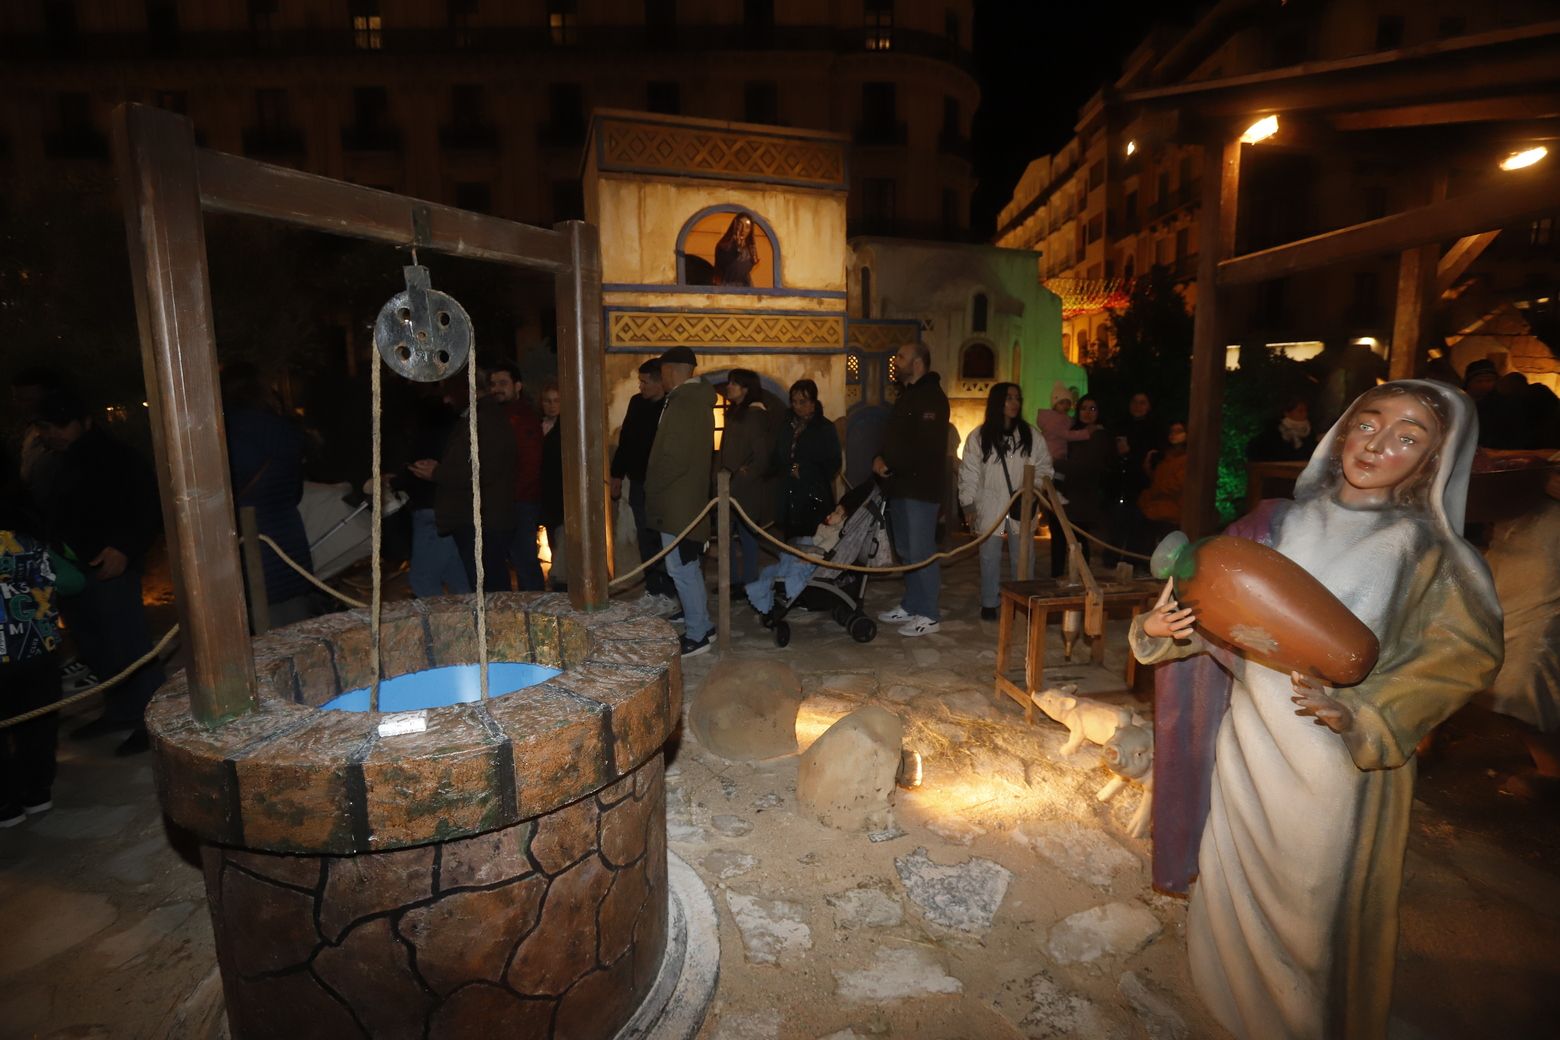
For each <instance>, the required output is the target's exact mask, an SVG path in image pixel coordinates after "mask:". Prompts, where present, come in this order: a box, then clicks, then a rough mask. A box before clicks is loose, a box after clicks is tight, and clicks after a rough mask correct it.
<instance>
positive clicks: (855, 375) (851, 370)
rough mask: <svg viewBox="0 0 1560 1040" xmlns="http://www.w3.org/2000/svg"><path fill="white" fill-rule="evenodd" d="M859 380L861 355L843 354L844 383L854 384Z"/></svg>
mask: <svg viewBox="0 0 1560 1040" xmlns="http://www.w3.org/2000/svg"><path fill="white" fill-rule="evenodd" d="M860 382H861V355H860V354H855V353H852V354H846V355H845V383H846V385H847V386H856V385H857V384H859V383H860Z"/></svg>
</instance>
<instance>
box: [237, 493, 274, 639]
mask: <svg viewBox="0 0 1560 1040" xmlns="http://www.w3.org/2000/svg"><path fill="white" fill-rule="evenodd" d="M238 536H239V537H240V538H242V539H243V545H242V546H241V547H240V551H241V552H242V553H243V554H244V583H245V585H246V586H248V592H249V627H250V628H251V629H253V630H254V634H255V635H257V636H263V635H265V634H266V633H267V632H269V631H271V604H270V602H269V601H267V600H266V598H265V567H264V565H263V564H262V563H261V562H260V527H259V524H258V523H257V522H256V521H255V507H254V506H244V507H243V508H242V509H240V510H239V511H238Z"/></svg>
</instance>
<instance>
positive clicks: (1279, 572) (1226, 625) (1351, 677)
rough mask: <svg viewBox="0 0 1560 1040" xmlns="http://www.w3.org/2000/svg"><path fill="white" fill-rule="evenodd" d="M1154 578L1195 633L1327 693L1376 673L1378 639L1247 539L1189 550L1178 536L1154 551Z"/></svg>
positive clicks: (1323, 591) (1296, 569) (1276, 555)
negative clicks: (1318, 683)
mask: <svg viewBox="0 0 1560 1040" xmlns="http://www.w3.org/2000/svg"><path fill="white" fill-rule="evenodd" d="M1151 567H1152V569H1153V572H1154V575H1155V577H1158V578H1172V579H1174V581H1175V598H1176V602H1178V603H1180V604H1181V606H1183V607H1191V608H1192V610H1193V611H1195V616H1196V618H1197V627H1198V628H1200V629H1203V630H1204V631H1206V632H1207V633H1209V634H1210V635H1212V636H1214V637H1216V638H1218V639H1220V640H1222V641H1223V642H1225V643H1228V644H1229V645H1231V646H1233V647H1235V648H1236V649H1238V650H1240V651H1242V652H1243V653H1244V654H1245V655H1246V656H1248V657H1251V658H1254V659H1256V660H1258V661H1260V662H1261V663H1262V664H1266V665H1268V666H1269V667H1272V668H1276V669H1279V670H1282V671H1285V672H1290V671H1296V672H1300V673H1301V674H1303V675H1307V676H1311V677H1313V678H1317V679H1320V680H1322V681H1323V682H1325V683H1326V684H1327V685H1328V686H1353V685H1354V684H1355V683H1357V682H1359V681H1360V680H1362V679H1364V678H1365V677H1366V676H1367V675H1369V674H1370V670H1371V669H1372V668H1374V667H1376V656H1377V654H1379V653H1380V651H1381V647H1380V646H1379V645H1378V643H1377V642H1376V634H1375V633H1374V632H1372V631H1371V630H1370V629H1369V628H1366V627H1365V623H1364V622H1363V621H1361V620H1360V619H1359V618H1357V617H1355V616H1354V614H1353V613H1352V612H1351V611H1350V610H1349V608H1348V607H1346V606H1344V605H1343V604H1342V603H1341V602H1339V600H1338V597H1337V596H1334V595H1333V594H1332V593H1331V592H1329V591H1328V590H1327V587H1326V586H1325V585H1323V584H1322V583H1321V582H1319V581H1317V580H1316V579H1315V578H1313V577H1312V576H1311V575H1310V573H1309V572H1308V571H1306V570H1305V568H1303V567H1301V566H1300V565H1299V564H1298V563H1295V562H1294V561H1293V560H1291V559H1290V558H1289V557H1287V556H1285V555H1284V554H1283V553H1280V552H1278V551H1277V550H1275V549H1270V548H1268V547H1267V546H1265V545H1262V544H1261V543H1260V542H1254V541H1251V540H1250V539H1249V538H1236V537H1233V536H1230V535H1218V536H1215V537H1212V538H1204V539H1202V540H1201V541H1197V542H1192V541H1190V540H1189V539H1188V538H1187V537H1186V535H1184V534H1182V533H1181V532H1180V531H1177V532H1175V533H1174V534H1170V535H1167V536H1166V537H1165V539H1164V541H1162V542H1160V543H1159V547H1158V548H1157V549H1155V550H1154V557H1153V562H1152V564H1151Z"/></svg>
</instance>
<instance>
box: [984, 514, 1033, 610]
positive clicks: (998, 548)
mask: <svg viewBox="0 0 1560 1040" xmlns="http://www.w3.org/2000/svg"><path fill="white" fill-rule="evenodd" d="M1006 534H1007V537H1006V538H1002V537H999V536H997V535H992V536H991V537H990V538H987V539H986V540H985V541H984V542H981V543H980V605H981V606H983V607H992V608H995V607H996V606H998V605H999V604H1000V602H1001V599H1002V596H1001V589H1000V585H1001V582H1002V543H1003V542H1006V543H1007V547H1008V565H1009V567H1010V568H1011V569H1012V571H1013V580H1014V581H1018V580H1019V579H1021V578H1023V577H1025V575H1022V574H1019V573H1018V551H1017V550H1018V542H1017V539H1018V537H1019V534H1018V523H1017V521H1015V520H1013V519H1012V518H1011V517H1010V518H1009V519H1008V522H1007V525H1006Z"/></svg>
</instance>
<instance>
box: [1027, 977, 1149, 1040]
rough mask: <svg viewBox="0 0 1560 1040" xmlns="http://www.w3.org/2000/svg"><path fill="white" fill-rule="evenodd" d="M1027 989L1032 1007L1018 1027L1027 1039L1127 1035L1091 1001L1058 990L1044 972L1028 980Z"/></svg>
mask: <svg viewBox="0 0 1560 1040" xmlns="http://www.w3.org/2000/svg"><path fill="white" fill-rule="evenodd" d="M1029 988H1030V999H1031V1000H1033V1001H1034V1007H1033V1009H1032V1010H1031V1011H1030V1012H1029V1014H1028V1015H1026V1016H1025V1017H1024V1020H1023V1022H1021V1023H1020V1025H1021V1026H1022V1027H1023V1029H1024V1035H1025V1036H1026V1037H1029V1038H1030V1040H1077V1038H1082V1037H1088V1038H1089V1040H1125V1038H1126V1037H1128V1036H1130V1035H1131V1031H1130V1029H1129V1028H1128V1027H1127V1026H1126V1025H1125V1024H1123V1023H1121V1022H1117V1021H1115V1020H1114V1019H1113V1018H1111V1016H1110V1015H1108V1014H1107V1013H1106V1012H1105V1011H1103V1010H1101V1008H1100V1007H1099V1005H1097V1004H1095V1003H1094V1001H1092V1000H1090V999H1089V998H1088V997H1085V996H1083V995H1081V994H1078V993H1069V992H1068V991H1067V990H1064V989H1062V987H1060V986H1058V985H1057V984H1056V981H1055V980H1054V979H1052V978H1051V976H1050V975H1048V974H1046V973H1044V972H1042V973H1041V974H1039V975H1036V976H1035V977H1034V978H1032V979H1030V980H1029Z"/></svg>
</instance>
